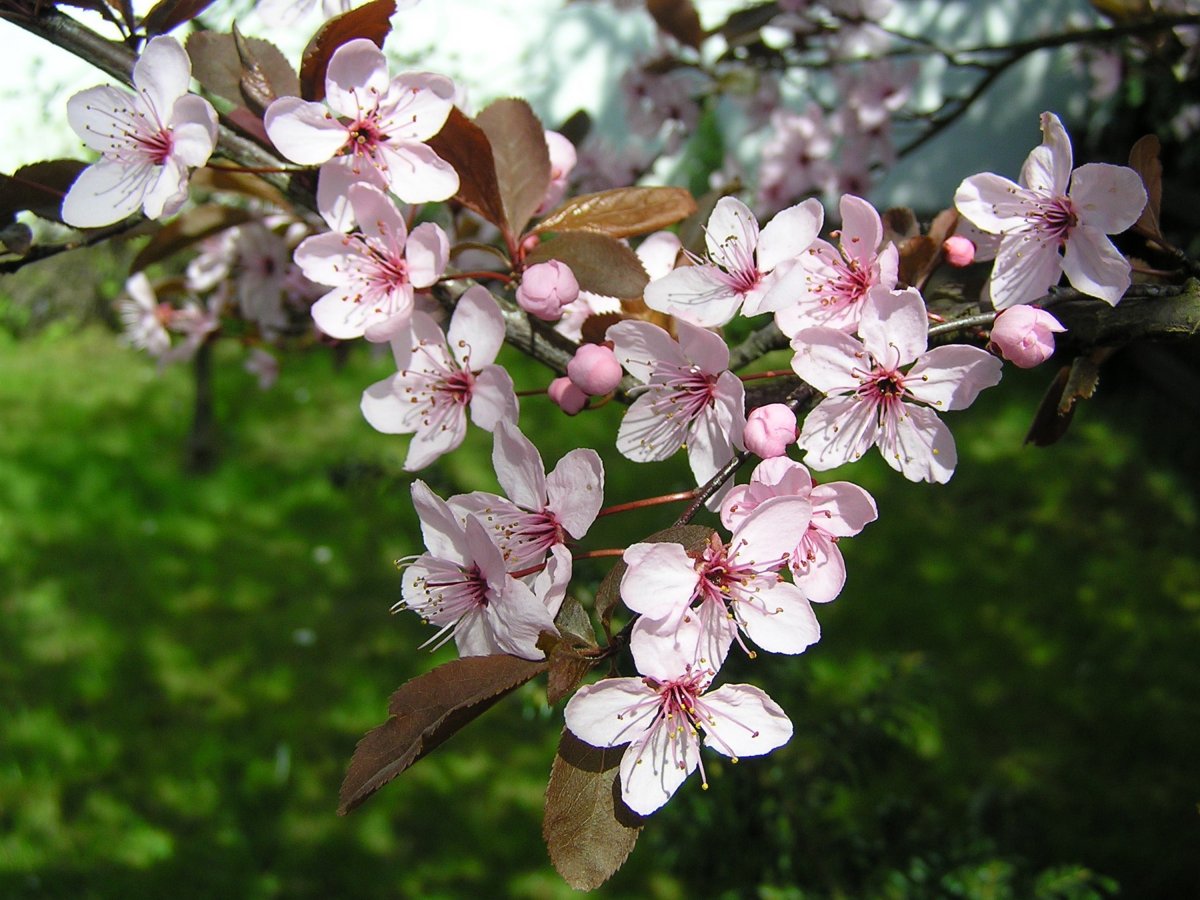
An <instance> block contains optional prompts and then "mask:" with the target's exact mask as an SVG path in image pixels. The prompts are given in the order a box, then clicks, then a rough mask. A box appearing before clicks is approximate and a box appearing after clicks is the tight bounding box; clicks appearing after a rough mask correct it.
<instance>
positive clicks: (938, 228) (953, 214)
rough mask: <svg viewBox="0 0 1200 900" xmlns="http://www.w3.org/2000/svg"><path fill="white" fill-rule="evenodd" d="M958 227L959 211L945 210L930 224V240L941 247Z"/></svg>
mask: <svg viewBox="0 0 1200 900" xmlns="http://www.w3.org/2000/svg"><path fill="white" fill-rule="evenodd" d="M957 227H958V210H956V209H943V210H942V211H941V212H940V213H938V214H937V215H936V216H934V217H933V221H932V222H930V223H929V239H930V240H931V241H933V242H934V243H935V244H937V245H938V246H939V247H940V246H942V243H943V242H944V241H945V240H946V238H948V237H950V235H952V234H954V229H955V228H957Z"/></svg>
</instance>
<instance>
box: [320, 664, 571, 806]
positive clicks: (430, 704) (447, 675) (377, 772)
mask: <svg viewBox="0 0 1200 900" xmlns="http://www.w3.org/2000/svg"><path fill="white" fill-rule="evenodd" d="M547 665H548V664H547V663H546V662H545V661H544V660H537V661H533V660H528V659H519V658H518V657H515V656H502V655H498V656H468V657H463V658H461V659H455V660H452V661H451V662H448V663H445V664H444V665H440V666H438V667H437V668H436V669H434V670H433V671H431V672H426V673H425V674H424V675H419V676H417V677H416V678H414V679H412V681H409V682H408V683H406V684H404V685H402V686H401V687H400V689H399V690H397V691H396V692H395V693H394V694H392V696H391V699H390V700H389V701H388V712H389V713H391V716H390V717H389V718H388V720H387V721H386V722H384V723H383V724H382V725H380V726H379V727H378V728H375V729H373V730H372V731H369V732H367V734H366V735H365V736H364V737H363V739H362V740H361V741H359V742H358V746H357V747H355V748H354V756H352V757H351V759H350V765H349V767H348V769H347V770H346V778H345V780H344V781H343V782H342V788H341V790H340V791H339V793H338V804H339V805H338V815H341V816H344V815H345V814H346V813H348V812H350V811H351V810H353V809H355V808H356V807H357V806H359V805H360V804H361V803H363V801H365V800H366V799H367V798H368V797H370V796H371V795H372V794H374V793H375V792H376V791H377V790H379V789H380V788H381V787H383V786H384V785H385V784H387V783H388V782H389V781H391V780H392V779H393V778H395V777H396V776H397V775H399V774H400V773H401V772H403V771H404V770H405V769H407V768H408V767H409V766H411V765H412V764H413V763H415V762H416V761H417V760H419V759H421V758H422V757H423V756H425V755H427V754H428V753H430V752H432V751H433V750H434V749H435V748H437V747H438V746H440V745H441V744H442V743H443V742H444V741H446V740H447V739H448V738H450V737H451V736H453V735H454V734H455V733H456V732H458V731H459V730H460V729H462V728H463V727H464V726H466V725H467V724H469V723H470V722H471V721H473V720H474V719H476V718H478V717H479V716H480V715H481V714H482V713H484V712H486V711H487V710H488V709H490V708H491V707H492V706H493V705H494V704H496V703H497V702H498V701H500V700H501V699H503V698H504V697H505V696H507V695H508V694H510V693H512V692H513V691H515V690H516V689H517V688H519V687H520V686H521V685H523V684H525V683H526V682H527V681H530V680H531V679H533V678H536V677H537V676H538V675H540V674H541V673H542V672H545V671H546V668H547Z"/></svg>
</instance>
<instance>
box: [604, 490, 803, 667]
mask: <svg viewBox="0 0 1200 900" xmlns="http://www.w3.org/2000/svg"><path fill="white" fill-rule="evenodd" d="M811 514H812V504H811V503H810V502H809V501H808V499H807V498H804V497H795V496H789V497H776V498H774V499H772V500H770V501H767V502H765V503H763V504H760V505H759V506H757V507H755V509H754V510H752V511H751V513H750V514H749V515H747V516H745V517H744V518H743V519H742V520H741V521H740V522H739V523H738V527H737V528H735V529H734V531H733V535H732V537H731V538H730V540H729V543H728V544H725V543H723V542H722V541H721V540H720V539H719V538H718V537H717V536H716V535H715V534H714V535H713V536H712V540H711V541H710V543H709V545H708V546H707V547H705V548H704V549H703V550H702V551H699V552H698V553H696V554H695V555H694V556H693V555H690V554H688V553H687V552H686V551H685V550H684V548H683V546H682V545H680V544H673V543H655V544H651V543H646V544H634V545H632V546H631V547H629V548H628V549H627V550H626V551H625V554H624V560H625V562H626V564H627V565H628V568H627V569H626V570H625V575H624V576H623V577H622V579H621V600H622V601H623V602H624V603H625V605H626V606H627V607H629V609H631V610H633V611H634V612H636V613H639V614H640V616H641V618H639V619H638V620H637V622H636V624H635V625H634V633H635V634H639V633H645V634H647V635H652V636H654V637H655V638H656V639H658V640H663V641H669V642H673V643H674V644H679V643H680V642H681V641H682V640H684V638H685V637H687V636H688V635H691V634H692V632H681V631H680V628H681V626H682V625H683V624H685V623H687V622H690V621H696V622H698V623H699V625H700V628H699V631H697V632H695V637H696V639H697V644H695V645H693V646H690V647H687V648H685V649H687V650H688V652H690V653H692V654H694V655H693V656H692V658H693V659H696V660H699V661H700V662H702V663H705V664H708V665H713V666H719V665H720V664H721V663H722V662H723V661H724V660H725V656H726V654H728V652H729V648H730V646H731V645H732V644H733V642H734V641H735V640H739V638H738V634H739V632H741V633H742V634H745V635H746V636H747V637H748V638H750V640H751V641H753V642H754V643H755V644H757V645H758V646H759V647H761V648H762V649H763V650H766V651H768V652H771V653H802V652H803V651H804V650H805V649H806V648H807V647H809V646H810V645H811V644H813V643H815V642H816V641H817V640H818V639H819V638H820V636H821V628H820V626H819V625H818V624H817V619H816V616H815V615H813V611H812V606H811V605H809V602H808V599H807V598H806V597H805V596H804V593H803V591H801V590H800V588H798V587H797V586H796V585H794V584H789V583H788V582H786V581H784V580H782V579H781V578H780V577H779V574H778V570H779V569H780V568H782V567H783V565H784V563H785V562H786V560H787V559H788V557H789V555H790V554H791V552H792V550H793V549H794V548H795V547H796V546H797V545H798V544H799V543H800V540H801V538H802V536H803V535H804V533H805V530H806V528H807V527H808V522H809V519H810V518H811ZM739 642H740V640H739ZM742 646H743V649H745V645H744V644H742Z"/></svg>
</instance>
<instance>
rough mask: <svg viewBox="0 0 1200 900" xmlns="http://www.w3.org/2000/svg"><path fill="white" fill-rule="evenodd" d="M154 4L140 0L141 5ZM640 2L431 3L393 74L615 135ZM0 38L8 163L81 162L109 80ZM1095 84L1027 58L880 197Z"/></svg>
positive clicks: (392, 40)
mask: <svg viewBox="0 0 1200 900" xmlns="http://www.w3.org/2000/svg"><path fill="white" fill-rule="evenodd" d="M238 3H240V8H241V9H243V10H245V9H248V3H247V2H246V0H234V2H230V0H217V2H216V3H214V4H213V6H211V7H210V8H209V10H208V11H207V12H206V13H205V15H206V17H207V21H208V23H209V24H210V25H211V26H213V27H216V28H219V29H222V30H224V29H227V28H228V25H229V23H230V22H231V21H232V20H233V18H234V10H235V7H236V6H237V4H238ZM150 5H151V3H150V2H143V0H135V8H138V9H139V11H140V10H142V9H145V8H148V7H149V6H150ZM639 5H640V4H639V3H636V2H634V3H630V2H629V0H624V2H623V3H618V4H613V3H611V2H603V0H573V2H568V0H489V2H486V3H484V2H478V0H424V2H421V3H419V4H417V5H416V6H415V7H414V8H412V9H409V10H403V11H401V12H399V13H397V14H396V16H395V17H393V31H392V34H391V35H390V37H389V38H388V41H387V44H386V50H387V51H388V52H389V54H390V55H391V56H392V57H393V58H394V59H395V61H396V64H397V69H396V70H397V71H400V70H403V69H404V68H424V69H429V70H431V71H437V72H441V73H443V74H447V75H450V76H451V77H452V78H454V79H455V81H456V82H458V83H459V84H461V85H463V86H465V87H466V90H467V96H468V100H469V101H470V105H471V106H473V107H474V108H475V109H479V108H482V106H484V105H485V104H486V103H487V101H489V100H491V99H494V98H496V97H502V96H520V97H524V98H526V99H528V100H529V101H530V102H531V103H532V105H533V107H534V109H535V110H536V111H537V112H538V113H539V114H540V115H541V116H542V118H543V120H544V121H545V122H546V123H547V124H548V125H551V126H553V125H554V124H556V123H558V122H561V121H563V120H565V119H566V118H567V117H568V116H569V115H570V114H571V113H572V112H574V111H575V110H576V109H578V108H585V109H588V110H590V111H591V112H592V113H593V115H596V114H597V113H599V121H598V127H599V128H600V130H601V132H602V133H605V134H608V135H610V136H616V137H617V138H619V135H620V131H619V129H620V127H621V125H620V123H619V116H618V108H619V107H618V104H619V97H618V92H617V89H616V85H617V81H618V79H619V78H620V75H621V73H622V72H623V71H624V70H625V68H626V67H627V66H628V65H629V64H630V63H631V61H632V60H634V59H635V58H637V57H638V56H639V55H643V54H646V53H647V52H649V51H650V50H651V49H652V48H653V47H654V43H655V33H654V27H653V24H652V23H651V21H650V18H649V16H647V15H645V14H644V13H640V12H639V11H638V10H637V9H636V8H634V9H624V10H622V9H617V8H616V7H617V6H626V7H637V6H639ZM740 5H743V4H741V3H739V2H738V0H698V2H697V7H698V9H699V10H700V13H701V17H702V19H703V20H704V22H705V24H706V25H711V24H715V23H717V22H720V21H722V20H723V19H724V17H725V15H726V14H727V13H728V12H729V11H730V10H731V9H733V8H736V7H738V6H740ZM1086 11H1087V4H1086V2H1085V0H960V2H954V3H950V2H943V0H899V2H898V4H897V7H896V8H895V10H894V14H893V15H892V16H891V17H889V19H888V20H887V24H888V25H889V26H891V27H894V28H897V29H902V30H905V31H907V32H909V33H914V34H924V35H934V36H937V35H940V36H941V38H942V39H943V40H946V41H951V40H953V41H957V42H962V43H984V42H1001V41H1004V40H1007V39H1011V38H1012V37H1015V36H1023V35H1028V34H1032V33H1038V32H1039V31H1040V32H1043V33H1044V32H1047V31H1049V30H1051V29H1055V28H1061V27H1062V26H1063V24H1064V23H1065V22H1068V21H1070V18H1071V17H1072V16H1082V15H1085V14H1086ZM237 18H238V24H239V28H240V29H241V30H242V31H243V33H245V34H248V35H253V36H262V37H267V38H268V39H270V40H272V41H274V42H275V43H277V44H278V45H279V46H280V47H281V49H283V51H284V52H285V54H286V55H287V56H288V57H289V58H290V59H291V60H293V61H294V62H296V61H298V60H299V57H300V53H301V50H302V49H303V46H304V44H305V43H306V42H307V38H308V36H309V35H310V34H311V33H312V32H313V31H314V30H315V29H316V27H317V24H318V20H317V19H316V18H315V17H309V18H307V19H305V20H303V21H301V22H300V23H298V24H297V25H295V26H290V27H285V26H281V25H280V23H279V22H277V21H276V22H272V23H269V24H268V23H264V22H263V21H262V19H261V18H260V17H259V16H257V14H256V13H255V12H253V11H249V12H246V13H245V14H239V15H238V16H237ZM0 47H2V48H3V50H4V54H5V62H6V64H7V65H8V66H9V71H13V72H20V73H22V77H21V79H20V80H19V81H17V82H11V81H9V82H6V83H3V84H0V115H3V121H4V122H5V128H4V129H3V130H0V171H5V172H11V171H13V170H14V169H15V168H16V167H18V166H20V165H22V164H25V163H29V162H34V161H37V160H39V159H48V158H54V157H57V156H71V157H78V158H83V157H84V156H85V154H84V152H83V150H82V145H81V142H80V141H79V140H78V138H76V137H75V135H74V134H73V133H72V132H71V130H70V128H69V127H68V126H67V123H66V100H67V98H68V97H70V96H71V94H73V93H74V92H76V91H78V90H82V89H84V88H87V87H90V86H92V85H95V84H101V83H105V82H106V81H108V79H107V78H106V76H105V75H104V74H103V73H101V72H99V70H96V69H94V68H93V67H91V66H90V65H88V64H87V63H85V62H83V61H82V60H79V59H77V58H76V57H74V56H72V55H71V54H69V53H67V52H66V51H64V50H61V49H59V48H57V47H53V46H51V45H49V44H47V43H46V42H45V41H43V40H41V39H40V38H35V37H32V36H30V35H28V34H27V33H26V32H24V31H22V30H21V29H19V28H18V27H16V26H15V25H13V24H11V23H10V22H7V21H3V20H0ZM940 77H941V76H940V75H939V73H936V72H931V73H930V74H928V75H927V76H926V78H925V82H924V89H925V90H926V91H927V92H928V91H931V90H932V91H933V92H934V93H936V90H937V88H938V87H939V84H938V79H939V78H940ZM1085 91H1086V87H1085V86H1084V83H1083V81H1082V79H1081V78H1080V77H1079V76H1078V75H1076V74H1074V73H1073V72H1072V71H1071V67H1070V64H1069V63H1068V62H1067V61H1066V59H1065V57H1064V56H1063V54H1062V53H1058V54H1057V55H1054V54H1048V53H1044V54H1040V55H1037V56H1034V57H1032V58H1030V59H1029V60H1028V61H1027V63H1025V64H1024V65H1022V66H1018V67H1014V70H1013V71H1011V72H1010V73H1008V74H1007V75H1006V76H1005V77H1004V78H1003V79H1002V81H1001V83H1000V84H999V85H998V86H997V88H996V89H995V90H994V91H993V92H992V97H993V102H991V103H987V104H982V105H980V106H979V107H978V108H977V109H974V110H972V113H971V114H970V115H969V116H967V117H966V118H965V119H964V120H963V121H962V122H960V123H959V124H958V125H956V126H955V127H954V128H952V129H950V130H949V131H948V133H947V134H946V135H945V136H944V138H943V139H941V140H939V141H937V142H934V143H933V144H931V145H930V146H929V147H928V148H927V151H928V152H922V153H921V154H919V155H917V157H915V158H913V159H910V160H908V161H905V162H904V163H902V164H901V166H900V167H898V169H897V170H896V171H895V172H894V173H893V174H892V176H890V177H889V178H888V179H887V181H886V182H885V183H884V184H883V185H882V186H880V187H879V188H877V190H876V191H873V192H872V198H873V199H877V200H879V201H880V202H887V203H907V204H913V205H916V206H918V207H921V206H924V205H926V204H925V202H924V200H925V198H927V197H929V196H931V195H933V194H946V193H951V192H952V191H953V188H954V186H955V185H956V184H957V181H958V180H959V179H961V177H963V176H964V175H965V174H972V173H973V172H976V171H979V170H980V168H981V167H983V166H985V165H986V166H989V167H990V168H992V170H993V171H1008V172H1010V173H1015V170H1016V169H1017V168H1018V167H1019V166H1020V163H1021V160H1022V159H1023V158H1024V155H1025V154H1026V153H1027V152H1028V150H1029V149H1030V148H1031V147H1032V146H1034V145H1035V144H1036V143H1037V142H1038V140H1039V135H1038V131H1037V117H1038V114H1039V113H1040V112H1041V111H1042V110H1043V109H1053V110H1055V111H1057V112H1059V113H1060V114H1061V115H1063V117H1064V119H1069V118H1070V117H1071V115H1072V114H1075V113H1077V112H1078V111H1079V110H1080V109H1081V108H1082V107H1081V100H1082V97H1083V95H1084V93H1085ZM749 153H750V154H752V153H753V149H752V147H751V148H749ZM964 166H968V167H971V171H970V172H966V171H964Z"/></svg>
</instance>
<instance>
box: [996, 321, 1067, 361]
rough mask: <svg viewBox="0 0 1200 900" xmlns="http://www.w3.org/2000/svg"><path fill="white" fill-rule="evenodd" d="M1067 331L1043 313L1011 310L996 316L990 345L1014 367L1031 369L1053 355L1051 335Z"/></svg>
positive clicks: (1052, 337)
mask: <svg viewBox="0 0 1200 900" xmlns="http://www.w3.org/2000/svg"><path fill="white" fill-rule="evenodd" d="M1066 330H1067V329H1066V328H1064V327H1063V324H1062V323H1061V322H1059V321H1058V319H1056V318H1054V316H1052V315H1050V313H1048V312H1046V311H1045V310H1044V309H1038V308H1036V307H1033V306H1014V307H1011V308H1010V309H1006V310H1004V311H1003V312H1002V313H1000V315H998V316H996V321H995V324H993V325H992V344H993V345H994V346H995V347H996V348H997V349H998V350H999V351H1000V355H1001V356H1003V357H1004V358H1005V359H1007V360H1008V361H1009V362H1011V363H1012V364H1013V365H1014V366H1017V367H1018V368H1021V369H1032V368H1033V367H1034V366H1038V365H1041V364H1042V363H1044V362H1045V361H1046V360H1048V359H1049V358H1050V357H1051V356H1052V355H1053V354H1054V334H1055V333H1056V332H1060V331H1066Z"/></svg>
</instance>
